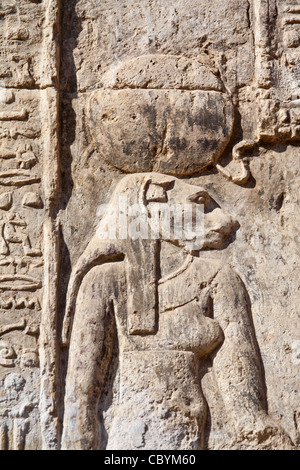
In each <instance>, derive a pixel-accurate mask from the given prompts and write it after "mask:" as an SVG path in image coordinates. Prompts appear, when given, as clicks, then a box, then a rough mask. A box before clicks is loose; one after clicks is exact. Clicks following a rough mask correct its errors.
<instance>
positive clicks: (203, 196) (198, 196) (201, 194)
mask: <svg viewBox="0 0 300 470" xmlns="http://www.w3.org/2000/svg"><path fill="white" fill-rule="evenodd" d="M208 199H209V195H208V193H207V192H206V191H204V190H203V191H198V192H197V193H194V194H192V195H191V196H189V197H188V201H190V202H194V203H195V204H205V203H206V202H207V201H208Z"/></svg>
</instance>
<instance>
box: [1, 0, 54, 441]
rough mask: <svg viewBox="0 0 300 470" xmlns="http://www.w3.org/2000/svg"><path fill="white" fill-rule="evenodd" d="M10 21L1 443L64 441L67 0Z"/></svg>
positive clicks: (6, 7)
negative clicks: (62, 6)
mask: <svg viewBox="0 0 300 470" xmlns="http://www.w3.org/2000/svg"><path fill="white" fill-rule="evenodd" d="M0 22H1V25H0V31H1V32H0V43H1V49H0V58H1V60H0V101H1V110H0V227H1V230H0V381H1V384H2V387H1V392H0V393H1V398H2V400H1V406H0V417H1V420H2V421H3V422H2V427H1V447H5V448H8V449H36V448H42V447H43V448H55V447H56V442H57V436H56V420H55V401H56V400H55V393H56V392H55V380H56V372H55V363H56V282H57V251H58V250H57V244H58V238H57V231H56V212H57V201H58V197H59V167H58V165H59V137H58V130H59V91H58V83H59V79H58V64H59V1H56V0H55V1H53V0H44V1H42V2H36V1H34V2H33V1H31V0H24V1H22V2H16V1H14V0H3V2H1V7H0Z"/></svg>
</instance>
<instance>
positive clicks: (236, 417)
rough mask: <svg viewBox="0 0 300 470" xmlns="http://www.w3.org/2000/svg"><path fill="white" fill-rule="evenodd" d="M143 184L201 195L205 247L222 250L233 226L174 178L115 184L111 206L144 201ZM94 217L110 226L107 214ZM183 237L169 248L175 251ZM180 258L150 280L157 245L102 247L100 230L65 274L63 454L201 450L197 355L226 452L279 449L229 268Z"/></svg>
mask: <svg viewBox="0 0 300 470" xmlns="http://www.w3.org/2000/svg"><path fill="white" fill-rule="evenodd" d="M149 182H151V184H152V185H158V186H159V185H162V187H166V184H169V185H170V184H171V187H172V189H169V190H167V189H165V192H166V193H167V198H168V200H171V201H172V202H176V203H183V202H186V201H187V200H191V197H192V199H193V196H195V195H196V197H197V198H198V199H199V197H200V196H201V198H200V199H201V201H203V199H204V204H205V208H206V210H207V214H206V216H205V217H206V219H207V220H206V221H205V234H204V245H203V246H204V249H206V250H213V249H221V248H223V247H224V245H225V243H226V242H227V241H228V238H229V237H230V236H231V235H232V231H233V230H234V228H235V227H236V225H237V222H236V221H234V220H233V219H232V217H230V215H228V214H226V213H225V212H223V211H222V209H220V208H219V207H216V205H215V203H214V201H213V200H212V199H211V197H210V195H209V193H207V192H205V190H203V189H202V190H201V191H200V188H199V187H196V186H192V185H191V184H188V183H186V182H183V181H182V180H178V179H176V178H172V177H166V176H162V175H160V174H156V173H150V174H147V173H146V174H137V175H130V176H128V177H125V178H124V179H123V180H121V182H120V183H119V185H118V186H117V188H116V192H115V194H114V195H113V196H112V205H115V204H116V202H117V201H116V199H117V198H119V197H120V195H124V194H126V195H127V196H128V199H129V201H130V203H133V202H140V201H143V200H144V198H143V195H144V194H145V187H147V185H148V184H149ZM150 200H151V199H150ZM105 217H107V218H108V220H106V221H105V223H106V224H108V225H110V224H111V223H112V220H110V219H109V218H111V214H110V213H109V212H108V214H107V215H104V219H105ZM187 242H188V241H187V240H181V241H179V244H180V245H181V247H180V248H181V249H182V250H183V251H185V244H187ZM160 243H170V242H169V241H168V240H160V241H159V244H160ZM152 244H155V242H152ZM159 253H160V254H161V255H159ZM174 256H176V257H178V256H179V255H178V253H176V255H174ZM138 259H139V260H141V263H140V265H139V264H137V262H136V260H138ZM182 260H183V262H182V264H181V266H179V267H178V268H177V269H175V270H171V272H170V273H168V274H167V275H165V276H163V277H161V276H160V274H159V273H160V272H161V269H162V266H164V268H165V269H166V265H168V264H171V265H172V262H173V260H172V258H170V257H169V256H163V251H162V250H161V249H160V248H158V247H157V246H156V247H155V248H152V247H151V246H149V241H148V240H147V241H146V242H144V243H143V242H142V241H141V240H133V241H132V240H131V241H127V240H122V241H120V240H118V241H115V242H112V241H111V240H109V239H108V240H106V239H103V237H101V233H99V229H98V233H96V234H95V235H94V237H93V238H92V240H91V241H90V243H89V244H88V246H87V248H86V250H85V251H84V253H83V254H82V256H81V257H80V258H79V260H78V262H77V264H76V266H75V267H74V270H73V272H72V275H71V278H70V286H69V291H68V297H67V310H66V318H65V323H64V331H63V343H64V344H66V343H68V339H69V337H70V329H71V328H70V323H71V317H72V315H73V313H74V323H73V328H72V335H71V340H70V353H69V365H68V374H67V381H66V396H65V418H64V431H63V438H62V446H63V448H64V449H99V448H101V444H102V446H103V445H104V446H106V448H107V449H201V448H204V446H205V444H204V429H205V421H206V415H207V410H206V406H207V405H206V401H205V397H204V396H203V393H202V391H201V384H200V382H199V371H201V370H202V372H203V366H205V363H206V360H207V359H208V358H213V360H212V363H213V368H214V369H215V375H216V379H217V381H218V387H219V390H220V392H221V394H222V398H223V401H224V408H225V409H224V412H225V413H226V412H227V413H228V415H229V417H230V419H231V420H232V431H231V433H232V435H231V439H232V442H231V445H232V446H233V447H235V446H236V448H238V447H239V444H240V445H241V447H243V446H244V445H246V441H247V445H248V446H249V447H251V446H253V447H254V448H259V447H260V448H268V447H269V446H271V445H272V439H273V438H275V440H276V441H277V442H278V440H280V442H281V445H282V446H285V445H287V446H289V438H288V436H287V435H285V433H284V431H283V430H281V429H280V427H278V425H276V424H275V423H274V422H272V420H271V419H270V418H269V417H268V415H267V412H266V404H265V397H264V387H263V377H262V371H261V365H260V358H259V352H258V350H257V345H256V341H255V333H254V331H253V326H252V320H251V312H250V310H249V301H248V300H247V293H246V290H245V287H244V285H243V283H242V281H241V279H240V278H239V276H238V275H237V274H236V273H235V272H234V271H233V270H232V269H231V268H230V267H229V266H223V265H222V264H220V263H218V262H217V261H216V260H210V261H209V260H202V259H201V256H199V254H196V253H189V252H188V251H186V252H185V253H184V254H182ZM151 297H152V298H151ZM132 298H133V301H132ZM132 303H133V305H132ZM134 307H136V308H135V309H134ZM133 309H134V310H133ZM116 344H117V354H118V361H119V369H118V372H117V379H116V380H117V383H118V385H117V386H116V388H117V389H118V390H117V391H116V394H117V397H115V399H116V402H117V403H116V405H115V407H114V410H113V411H111V412H110V413H111V416H109V417H108V419H107V421H108V422H109V424H108V425H107V423H105V419H104V418H103V420H104V426H103V431H102V434H101V432H100V423H99V420H98V412H97V410H98V407H99V401H100V400H101V396H103V393H104V389H105V383H106V381H107V376H108V375H109V372H108V370H109V367H110V365H111V362H112V357H113V351H114V349H115V348H116ZM115 359H116V358H115ZM229 390H230V391H231V392H230V393H229ZM102 411H103V410H102ZM105 424H106V425H107V426H108V429H107V428H106V426H105ZM106 433H107V434H106Z"/></svg>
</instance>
